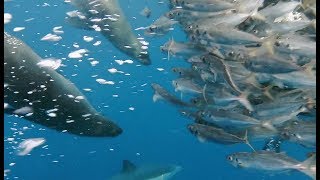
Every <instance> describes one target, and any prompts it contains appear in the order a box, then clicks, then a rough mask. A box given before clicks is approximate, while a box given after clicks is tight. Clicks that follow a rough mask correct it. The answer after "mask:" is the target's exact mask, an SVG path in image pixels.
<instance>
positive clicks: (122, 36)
mask: <svg viewBox="0 0 320 180" xmlns="http://www.w3.org/2000/svg"><path fill="white" fill-rule="evenodd" d="M71 4H72V5H74V6H75V7H76V8H77V9H78V11H79V12H76V13H75V12H73V13H71V14H73V15H71V14H70V12H69V14H68V13H67V14H68V15H69V17H67V18H66V20H67V22H69V23H70V24H72V25H73V26H76V27H78V28H82V29H95V28H98V29H99V30H98V31H100V33H101V34H102V35H103V36H104V37H106V38H107V39H108V40H109V41H110V42H111V43H112V44H113V45H114V46H115V47H117V48H118V49H119V50H120V51H122V52H124V53H125V54H127V55H129V56H130V57H132V58H134V59H137V60H138V61H139V62H140V63H142V64H144V65H149V64H150V63H151V62H150V59H149V55H148V52H147V51H146V50H144V49H143V44H141V42H140V41H139V40H138V39H137V37H136V35H135V34H134V33H133V31H132V28H131V26H130V24H129V22H128V21H127V18H126V17H125V15H124V13H123V11H122V9H121V7H120V5H119V3H118V0H71ZM77 13H78V15H75V14H77Z"/></svg>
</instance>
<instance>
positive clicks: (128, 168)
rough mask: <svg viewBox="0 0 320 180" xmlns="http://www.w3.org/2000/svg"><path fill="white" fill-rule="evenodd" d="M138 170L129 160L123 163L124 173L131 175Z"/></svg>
mask: <svg viewBox="0 0 320 180" xmlns="http://www.w3.org/2000/svg"><path fill="white" fill-rule="evenodd" d="M135 169H136V166H135V165H134V164H133V163H132V162H130V161H129V160H123V162H122V172H123V173H130V172H133V171H134V170H135Z"/></svg>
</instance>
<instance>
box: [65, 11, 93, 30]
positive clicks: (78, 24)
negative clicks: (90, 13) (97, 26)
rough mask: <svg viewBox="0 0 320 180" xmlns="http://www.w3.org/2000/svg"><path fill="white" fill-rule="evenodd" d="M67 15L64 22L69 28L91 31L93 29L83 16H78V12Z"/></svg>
mask: <svg viewBox="0 0 320 180" xmlns="http://www.w3.org/2000/svg"><path fill="white" fill-rule="evenodd" d="M67 15H68V16H67V17H66V18H65V21H66V22H67V23H68V24H70V25H71V26H73V27H75V28H79V29H85V30H93V28H91V27H90V25H91V22H90V21H88V19H87V18H85V16H83V15H81V14H79V12H78V11H70V12H67Z"/></svg>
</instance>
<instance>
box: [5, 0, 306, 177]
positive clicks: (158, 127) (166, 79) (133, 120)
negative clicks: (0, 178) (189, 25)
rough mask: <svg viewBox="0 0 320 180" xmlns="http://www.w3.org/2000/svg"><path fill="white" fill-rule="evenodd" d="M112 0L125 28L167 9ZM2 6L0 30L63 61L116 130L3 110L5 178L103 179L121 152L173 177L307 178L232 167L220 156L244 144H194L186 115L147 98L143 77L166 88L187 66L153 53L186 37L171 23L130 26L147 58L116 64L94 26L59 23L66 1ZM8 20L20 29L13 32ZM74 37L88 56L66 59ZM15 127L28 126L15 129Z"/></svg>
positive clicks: (297, 152) (291, 147) (301, 152)
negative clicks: (155, 31)
mask: <svg viewBox="0 0 320 180" xmlns="http://www.w3.org/2000/svg"><path fill="white" fill-rule="evenodd" d="M120 4H121V7H122V8H123V10H124V12H125V14H126V16H127V17H128V20H129V21H130V23H131V25H132V27H133V29H135V28H138V27H142V26H147V25H150V24H151V23H152V22H153V21H154V20H155V19H157V18H158V17H159V16H160V15H162V14H163V13H165V12H167V11H168V6H167V1H164V3H163V4H160V3H158V1H156V0H154V1H152V0H149V1H148V7H149V8H150V9H151V11H152V14H151V17H150V18H146V17H144V16H141V15H140V14H139V13H140V11H141V10H142V9H143V8H144V7H145V6H146V1H138V0H120ZM4 10H5V13H10V14H12V16H13V18H12V20H11V22H10V23H9V24H6V25H5V31H7V32H8V33H10V34H12V35H14V36H16V37H18V38H20V39H22V40H23V41H24V42H26V43H27V44H28V45H29V46H30V47H32V48H33V50H34V51H35V52H36V53H38V54H39V55H40V56H41V57H43V58H47V57H53V58H58V59H62V60H63V61H62V63H63V64H64V65H65V66H63V67H60V68H59V69H58V71H59V73H61V74H63V75H65V77H66V78H68V79H70V80H71V81H72V82H74V83H75V84H76V86H77V87H78V88H79V89H80V90H81V91H82V92H83V93H84V94H85V96H86V97H87V98H88V100H89V101H90V102H91V103H92V105H93V106H94V107H95V108H97V109H98V111H99V112H101V113H102V114H104V115H105V116H106V117H109V118H111V119H112V120H113V121H114V122H116V123H117V124H119V126H120V127H121V128H123V130H124V132H123V134H121V135H120V136H118V137H116V138H88V137H78V136H74V135H70V134H66V133H59V132H57V131H55V130H51V129H48V128H45V127H43V126H40V125H37V124H34V123H31V122H29V121H26V120H24V119H20V118H16V117H12V116H10V117H9V116H8V115H4V141H5V142H4V145H5V146H4V167H5V169H8V170H10V172H7V173H6V176H5V179H22V180H34V179H46V180H56V179H68V180H73V179H77V180H85V179H91V180H103V179H108V178H109V177H111V176H113V175H115V174H117V173H118V172H119V171H120V170H121V166H122V160H124V159H127V160H130V161H132V162H134V163H135V164H137V165H141V164H146V163H161V164H177V165H180V166H182V168H183V170H182V171H181V172H179V173H178V174H176V175H175V176H174V177H173V179H177V180H189V179H190V180H211V179H217V180H218V179H223V180H229V179H230V180H231V179H235V178H236V179H239V180H240V179H274V180H276V179H282V180H284V179H296V180H300V179H301V180H303V179H308V177H307V176H306V175H304V174H302V173H300V172H291V173H290V174H286V173H284V174H274V175H271V174H267V173H262V172H255V171H247V170H245V169H237V168H234V167H233V166H232V165H230V164H229V163H228V162H227V161H226V156H227V155H228V154H230V153H234V152H240V151H251V150H250V149H249V147H248V146H247V145H244V144H237V145H230V146H229V145H228V146H224V145H219V144H214V143H209V142H205V143H202V142H200V141H198V140H197V138H195V137H194V136H193V135H192V134H190V133H189V132H188V130H187V128H186V126H187V125H188V124H189V123H192V121H191V120H190V119H187V118H185V117H183V116H181V115H180V113H179V111H178V109H177V108H176V107H174V106H172V105H170V104H168V103H165V102H156V103H154V102H153V101H152V95H153V90H152V89H151V87H150V84H151V83H153V82H155V83H159V84H160V85H162V86H163V87H165V88H166V89H169V90H171V92H172V93H174V91H173V88H172V85H171V81H172V80H173V79H175V78H176V76H175V75H174V74H173V73H172V72H171V68H172V67H188V64H187V63H186V62H184V61H183V60H182V59H177V58H174V57H172V58H171V59H170V60H169V61H168V60H167V59H165V58H166V57H167V55H166V54H163V53H161V51H160V48H159V46H161V45H163V44H164V43H165V42H166V41H168V40H169V38H171V37H173V38H174V39H175V40H177V41H184V40H186V35H185V34H184V33H183V32H182V31H181V30H180V29H179V27H175V30H174V31H171V32H170V33H168V34H167V35H165V36H163V37H157V38H150V37H145V36H144V35H143V32H142V31H135V33H136V34H140V35H141V36H143V37H145V39H146V40H147V41H148V42H149V43H150V45H149V53H150V56H151V61H152V65H150V66H141V65H140V64H139V63H137V62H136V61H134V63H133V64H124V65H119V64H117V63H116V62H115V60H117V59H120V60H126V59H131V58H129V57H128V56H126V55H125V54H123V53H121V52H120V51H119V50H117V49H116V48H115V47H113V46H112V44H111V43H110V42H108V40H106V39H105V38H104V37H103V36H102V35H101V34H99V33H98V32H95V31H86V30H81V29H76V28H74V27H72V26H70V25H69V24H66V23H65V21H64V17H65V15H66V12H68V11H71V10H74V8H73V7H72V6H71V5H70V4H68V3H65V2H63V1H61V0H60V1H56V0H45V1H42V0H12V1H9V2H5V9H4ZM30 18H34V19H32V20H30ZM26 20H28V21H26ZM56 26H62V30H63V31H64V33H63V34H62V35H61V36H62V37H63V38H62V40H60V41H58V42H48V41H41V40H40V39H41V38H42V37H43V36H45V35H46V34H48V33H52V28H53V27H56ZM15 27H25V29H24V30H22V31H19V32H14V31H13V29H14V28H15ZM83 36H90V37H93V38H94V40H93V41H91V42H86V41H84V40H83ZM96 41H101V42H102V43H101V45H99V46H94V45H93V43H94V42H96ZM75 43H77V44H78V45H79V46H80V48H83V49H88V50H89V52H88V54H89V55H88V56H87V57H86V56H84V57H83V58H82V61H79V59H69V58H68V54H69V53H70V52H72V51H74V50H77V49H76V48H75V47H73V45H74V44H75ZM64 58H65V59H64ZM88 58H94V59H95V60H97V61H99V63H98V64H97V65H96V66H92V65H91V64H90V61H89V60H88ZM110 68H116V69H118V70H120V71H123V72H125V73H127V75H125V74H119V73H115V74H111V73H110V72H108V69H110ZM157 68H162V69H164V70H163V71H160V70H159V69H157ZM95 75H97V76H96V77H92V76H95ZM97 78H103V79H106V80H110V81H114V82H115V84H114V85H101V84H99V83H97V82H96V79H97ZM84 88H90V89H92V92H86V91H83V89H84ZM176 95H177V96H179V94H176ZM23 127H28V128H29V129H27V130H23V131H22V129H23ZM19 131H21V132H22V133H18V132H19ZM39 137H41V138H45V139H46V142H45V144H43V145H41V146H40V147H37V148H35V149H34V150H33V151H32V152H31V153H30V155H27V156H17V155H16V151H15V148H16V147H17V146H18V144H19V143H20V142H21V141H22V140H24V139H29V138H39ZM8 138H9V139H10V140H8ZM12 138H14V140H12ZM263 144H264V142H257V143H253V146H254V147H255V148H256V149H259V148H262V147H263ZM281 149H282V150H283V151H285V152H287V154H288V155H289V156H292V157H294V158H296V159H298V160H300V161H302V160H304V159H305V158H306V153H307V152H308V151H307V149H304V148H303V147H301V146H299V145H295V144H290V143H283V144H282V146H281Z"/></svg>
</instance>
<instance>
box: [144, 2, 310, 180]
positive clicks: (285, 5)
mask: <svg viewBox="0 0 320 180" xmlns="http://www.w3.org/2000/svg"><path fill="white" fill-rule="evenodd" d="M169 8H170V10H169V11H168V12H166V13H165V14H164V15H162V16H161V17H159V18H158V19H157V20H156V21H154V23H153V24H151V25H150V26H148V27H146V28H145V34H148V35H152V36H153V37H156V36H163V35H165V34H167V33H168V32H169V31H170V30H172V29H173V27H174V26H179V27H180V28H182V29H183V31H184V32H185V33H186V35H187V39H188V41H187V42H177V41H175V40H174V39H173V38H172V39H170V40H169V41H168V42H167V43H165V44H164V45H163V46H161V48H160V49H161V51H162V52H163V53H166V55H167V59H168V60H169V59H170V57H174V58H180V59H184V60H186V61H187V62H188V63H189V64H190V67H189V68H185V67H174V68H172V72H173V73H175V74H176V75H177V76H178V79H175V80H173V81H172V85H173V87H174V90H175V92H180V94H181V97H176V96H175V95H174V94H173V93H170V91H169V90H166V89H165V88H163V87H162V86H161V85H160V84H157V83H153V84H152V85H151V86H152V88H153V90H154V96H153V101H157V100H159V99H162V100H165V101H167V102H168V103H171V104H173V105H175V106H176V107H178V108H179V111H180V112H181V114H182V115H184V116H186V117H188V118H190V119H193V120H194V123H192V124H190V125H188V126H187V129H188V130H189V131H190V133H191V134H193V135H194V136H196V137H197V138H198V139H199V140H200V141H201V142H204V141H209V142H213V143H219V144H224V145H232V144H237V143H245V144H247V145H248V146H249V147H250V151H248V152H236V153H233V154H230V155H228V156H227V159H226V161H228V162H229V163H230V164H232V165H234V166H235V167H242V169H256V170H261V171H264V172H270V174H271V173H274V172H288V171H289V172H290V171H300V172H302V173H304V174H306V175H307V176H309V177H311V178H312V179H316V164H315V163H316V160H315V157H316V153H315V151H316V150H315V148H316V70H315V67H316V41H315V39H316V26H315V25H316V1H315V0H304V1H301V2H300V1H294V0H291V1H284V0H283V1H280V0H170V6H169ZM256 141H265V142H266V143H265V146H264V147H261V148H260V147H253V146H252V145H251V144H250V143H252V142H256ZM283 142H291V143H297V144H299V145H301V146H300V147H301V148H307V149H308V151H310V154H308V155H307V157H306V158H305V161H303V162H300V161H298V160H296V159H294V158H292V157H289V156H288V155H287V154H286V153H284V151H290V150H289V149H288V150H287V149H286V150H284V151H282V149H281V151H280V144H281V143H283ZM228 147H232V146H228ZM293 151H295V149H293Z"/></svg>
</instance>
